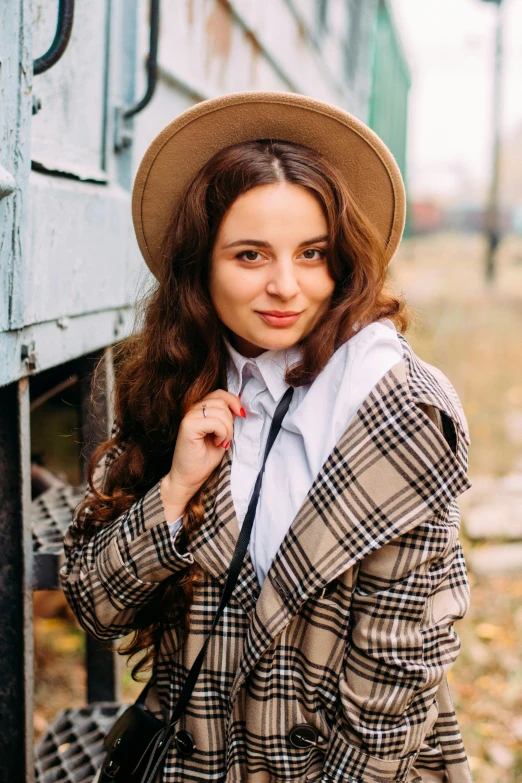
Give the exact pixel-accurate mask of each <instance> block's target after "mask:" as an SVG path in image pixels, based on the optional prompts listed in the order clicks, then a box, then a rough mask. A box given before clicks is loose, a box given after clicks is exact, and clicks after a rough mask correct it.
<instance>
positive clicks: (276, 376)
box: [225, 338, 302, 402]
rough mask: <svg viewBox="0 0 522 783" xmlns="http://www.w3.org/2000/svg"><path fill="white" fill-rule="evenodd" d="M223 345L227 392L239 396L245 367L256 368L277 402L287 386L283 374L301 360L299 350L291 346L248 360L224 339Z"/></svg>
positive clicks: (266, 352) (265, 352) (295, 346)
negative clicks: (225, 353)
mask: <svg viewBox="0 0 522 783" xmlns="http://www.w3.org/2000/svg"><path fill="white" fill-rule="evenodd" d="M225 344H226V346H227V349H228V352H229V362H228V366H227V383H228V391H230V392H231V393H232V394H236V395H237V394H239V392H240V391H241V390H242V388H243V372H244V369H245V367H246V366H247V365H250V367H252V366H254V367H257V369H258V371H259V373H260V375H261V377H262V379H263V381H264V382H265V385H266V387H267V389H268V391H269V392H270V394H271V395H272V397H273V399H274V401H275V402H279V400H280V399H281V397H282V396H283V394H284V393H285V391H286V390H287V389H288V384H287V383H286V382H285V379H284V378H285V373H286V370H287V368H288V367H291V366H292V365H293V364H296V363H297V362H298V361H299V360H300V359H301V355H302V352H301V348H300V347H299V346H297V345H292V346H290V347H289V348H284V349H282V350H279V351H264V352H263V353H261V354H259V356H256V357H255V358H249V357H247V356H243V354H241V353H239V351H237V350H236V349H235V348H234V347H233V346H232V345H231V344H230V342H229V341H228V340H227V339H226V338H225Z"/></svg>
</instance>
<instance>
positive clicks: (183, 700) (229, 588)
mask: <svg viewBox="0 0 522 783" xmlns="http://www.w3.org/2000/svg"><path fill="white" fill-rule="evenodd" d="M293 393H294V389H293V387H292V386H290V387H289V388H288V389H287V390H286V392H285V393H284V394H283V396H282V398H281V400H280V401H279V403H278V405H277V408H276V410H275V413H274V417H273V419H272V423H271V425H270V430H269V432H268V439H267V442H266V447H265V453H264V456H263V462H262V465H261V470H260V471H259V473H258V475H257V478H256V483H255V484H254V490H253V492H252V497H251V498H250V502H249V504H248V509H247V512H246V514H245V518H244V520H243V524H242V525H241V531H240V533H239V537H238V539H237V543H236V547H235V549H234V554H233V555H232V561H231V563H230V568H229V570H228V575H227V580H226V582H225V587H224V590H223V594H222V596H221V601H220V602H219V606H218V608H217V611H216V614H215V617H214V620H213V622H212V626H211V628H210V632H209V634H208V636H207V638H206V639H205V642H204V644H203V647H202V648H201V650H200V652H199V654H198V657H197V658H196V660H195V661H194V663H193V664H192V667H191V669H190V671H189V673H188V675H187V679H186V680H185V682H184V684H183V687H182V689H181V693H180V695H179V697H178V701H177V702H176V706H175V707H174V711H173V713H172V717H171V719H170V722H169V723H168V725H167V726H166V727H165V729H164V730H163V731H162V732H160V733H159V734H158V738H157V740H156V747H155V749H154V751H153V754H152V758H151V760H150V762H149V764H148V768H147V770H146V771H145V773H144V775H143V778H142V783H149V781H153V780H154V776H155V775H156V773H157V771H158V769H159V767H160V764H161V762H162V761H163V759H164V758H165V756H166V754H167V751H168V749H169V747H170V745H171V744H172V740H173V739H174V727H175V725H176V723H177V722H178V721H179V719H180V718H181V716H182V715H183V712H184V711H185V708H186V706H187V704H188V703H189V700H190V697H191V695H192V691H193V690H194V687H195V685H196V681H197V679H198V676H199V673H200V671H201V666H202V665H203V660H204V658H205V653H206V651H207V647H208V643H209V641H210V638H211V636H212V634H213V633H214V630H215V629H216V626H217V624H218V622H219V620H220V618H221V615H222V614H223V611H224V609H225V607H226V605H227V604H228V602H229V600H230V596H231V595H232V592H233V590H234V587H235V585H236V582H237V580H238V578H239V573H240V571H241V566H242V564H243V560H244V559H245V555H246V551H247V549H248V542H249V540H250V534H251V532H252V526H253V524H254V518H255V515H256V509H257V504H258V501H259V495H260V492H261V483H262V481H263V473H264V472H265V464H266V460H267V457H268V455H269V454H270V449H271V448H272V446H273V444H274V441H275V439H276V437H277V434H278V432H279V430H280V429H281V424H282V421H283V419H284V417H285V415H286V413H287V411H288V408H289V406H290V402H291V400H292V396H293ZM151 684H152V683H148V684H147V686H146V687H145V688H144V690H143V691H142V692H141V693H140V695H139V696H138V699H137V701H139V702H141V703H143V702H144V701H145V697H146V694H147V691H148V688H149V687H150V685H151ZM160 748H161V753H160V755H159V757H158V758H157V760H156V763H155V764H154V756H155V753H156V751H157V750H159V749H160ZM151 764H153V766H152V767H151Z"/></svg>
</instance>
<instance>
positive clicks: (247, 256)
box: [236, 250, 261, 261]
mask: <svg viewBox="0 0 522 783" xmlns="http://www.w3.org/2000/svg"><path fill="white" fill-rule="evenodd" d="M259 255H261V254H260V253H258V252H257V250H243V252H242V253H238V254H237V256H236V258H239V259H240V260H241V261H259V258H252V256H259Z"/></svg>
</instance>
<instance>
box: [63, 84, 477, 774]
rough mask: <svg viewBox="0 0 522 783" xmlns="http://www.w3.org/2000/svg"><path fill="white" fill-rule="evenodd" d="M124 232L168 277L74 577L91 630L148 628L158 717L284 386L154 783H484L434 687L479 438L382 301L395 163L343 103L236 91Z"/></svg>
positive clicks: (81, 522)
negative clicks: (234, 577) (236, 567)
mask: <svg viewBox="0 0 522 783" xmlns="http://www.w3.org/2000/svg"><path fill="white" fill-rule="evenodd" d="M133 215H134V223H135V228H136V233H137V237H138V241H139V244H140V248H141V250H142V252H143V254H144V257H145V260H146V261H147V263H148V264H149V266H150V268H151V269H152V271H153V272H154V273H155V275H156V276H157V278H158V281H159V284H158V286H157V288H156V290H155V292H154V294H153V295H152V297H151V299H150V301H149V302H148V304H147V308H146V312H145V318H144V323H143V328H142V330H141V332H140V333H139V334H137V335H135V336H134V337H133V338H131V339H130V340H129V341H127V342H126V343H125V345H123V346H122V355H121V357H120V360H119V362H118V365H117V384H116V400H115V405H116V427H115V429H114V432H113V437H112V438H111V440H109V441H108V442H107V443H105V444H103V446H102V447H100V449H99V450H98V453H97V454H96V455H95V458H94V461H93V471H92V472H93V475H92V477H91V481H90V489H89V491H88V493H87V497H86V499H85V501H84V503H83V504H82V505H81V507H80V509H79V510H78V513H77V514H76V516H75V519H74V521H73V524H72V525H71V527H70V528H69V530H68V532H67V535H66V538H65V551H66V563H65V565H64V567H63V569H62V572H61V573H62V581H63V588H64V591H65V593H66V596H67V598H68V600H69V602H70V604H71V606H72V607H73V610H74V611H75V613H76V615H77V616H78V619H79V621H80V623H81V624H82V626H83V627H84V628H85V629H86V630H87V631H88V632H89V633H91V634H94V635H95V636H96V637H98V638H99V639H107V640H110V639H115V638H118V637H120V636H123V635H125V634H128V633H129V632H132V631H134V636H133V639H132V641H131V642H130V643H129V644H128V645H127V647H126V648H125V649H126V651H128V652H129V651H130V652H132V653H137V652H142V658H141V660H140V662H139V663H138V664H137V665H136V667H135V672H136V671H137V670H139V669H140V668H146V667H147V666H149V667H150V666H151V665H154V682H155V685H154V687H152V688H151V689H150V691H149V693H148V696H147V698H148V704H150V705H151V706H152V705H153V704H154V701H155V699H157V701H158V703H159V706H160V708H161V711H162V714H163V717H164V718H165V719H168V718H169V716H170V715H172V711H173V709H174V706H175V704H176V702H177V699H178V696H179V693H180V690H181V687H182V685H183V683H184V681H185V678H186V676H187V673H188V671H189V669H190V668H191V666H192V665H193V663H194V661H195V660H196V658H197V655H198V653H199V652H200V650H201V649H202V646H203V643H204V641H205V638H206V636H207V635H208V633H209V630H210V626H211V624H212V620H213V619H214V616H215V614H216V610H217V607H218V604H219V600H220V596H221V593H222V591H223V586H224V584H225V579H226V576H227V572H228V569H229V566H230V563H231V560H232V555H233V552H234V547H235V545H236V542H237V540H238V536H239V531H240V528H241V526H242V523H243V521H244V519H245V515H246V512H247V507H248V505H249V501H250V500H251V498H252V494H253V488H254V484H255V481H256V476H257V473H258V471H259V469H260V467H261V463H262V458H263V452H264V449H265V445H266V441H267V437H268V431H269V428H270V426H271V423H272V421H273V418H274V412H275V410H276V407H277V406H278V404H279V403H280V402H281V400H282V398H283V396H284V395H285V394H286V393H287V392H288V389H289V388H290V387H293V389H294V392H293V398H292V400H291V402H290V407H289V409H288V412H287V414H286V416H285V418H284V419H283V422H282V427H281V430H280V433H279V435H278V436H277V438H276V440H275V442H274V445H273V448H272V451H271V452H270V457H269V459H267V461H266V468H265V473H264V478H263V483H262V485H261V492H260V495H259V505H258V507H257V512H256V516H255V522H254V526H253V529H252V533H251V537H250V542H249V549H248V552H247V555H246V558H245V561H244V563H243V566H242V569H241V572H240V576H239V580H238V582H237V584H236V586H235V588H234V591H233V594H232V597H231V599H230V602H229V603H228V605H227V606H226V609H225V611H224V614H223V616H222V617H221V619H220V620H219V623H218V625H217V627H216V629H215V631H214V633H213V634H212V636H211V637H210V640H209V642H208V648H207V650H206V653H205V658H204V663H203V668H202V670H201V672H200V674H199V677H198V679H197V682H196V685H195V688H194V691H193V692H192V695H191V697H190V701H189V703H188V706H187V708H186V710H185V711H184V713H183V716H182V718H181V720H180V721H179V724H178V726H177V727H178V729H179V732H178V734H177V735H176V737H177V739H176V742H175V743H174V744H173V746H172V747H171V748H170V749H169V752H168V755H167V758H166V761H165V764H164V767H163V772H162V777H161V780H162V781H165V783H178V782H181V781H191V780H193V781H196V780H198V781H199V780H201V779H206V780H210V781H227V783H232V782H233V783H245V781H248V782H249V783H272V782H276V781H277V782H279V781H293V783H296V781H303V782H304V781H313V780H317V781H319V780H330V781H348V780H350V781H363V782H364V783H366V782H368V783H370V781H371V782H372V783H374V782H375V783H377V782H378V783H384V782H385V781H386V782H387V781H418V782H419V781H422V783H434V782H435V781H451V783H460V782H461V781H470V780H471V777H470V775H469V769H468V766H467V762H466V758H465V753H464V750H463V747H462V743H461V739H460V734H459V730H458V726H457V724H456V721H455V715H454V711H453V708H452V706H451V700H450V696H449V692H448V687H447V682H446V674H447V672H448V670H449V668H450V667H451V665H452V663H453V661H454V660H455V657H456V655H457V653H458V649H459V642H458V638H457V636H456V635H455V632H454V630H453V623H454V621H455V620H456V619H458V618H460V617H462V616H463V614H464V613H465V611H466V608H467V605H468V588H467V582H466V570H465V566H464V562H463V558H462V553H461V548H460V545H459V542H458V538H457V533H458V527H459V513H458V506H457V501H456V498H457V496H458V495H459V494H460V493H461V492H463V491H464V490H466V489H467V488H468V487H469V486H470V482H469V480H468V478H467V476H466V468H467V447H468V444H469V436H468V431H467V425H466V420H465V417H464V414H463V412H462V408H461V406H460V403H459V401H458V398H457V396H456V394H455V392H454V390H453V387H452V386H451V384H450V383H449V381H448V380H447V379H446V378H445V377H444V376H443V375H442V373H440V372H439V371H438V370H436V369H435V368H433V367H431V366H430V365H427V364H425V363H424V362H422V361H421V360H420V359H418V358H417V357H416V356H415V354H414V353H413V351H412V350H411V348H410V346H409V344H408V342H407V341H406V339H405V338H404V337H403V336H402V334H401V333H400V331H401V330H404V329H405V328H406V325H407V312H406V309H405V305H404V303H403V302H402V301H401V300H400V298H398V297H397V296H394V295H392V294H391V293H390V292H388V291H387V290H386V288H385V279H386V267H387V263H388V262H389V260H390V258H391V257H392V255H393V252H394V251H395V249H396V247H397V245H398V243H399V241H400V236H401V232H402V227H403V223H404V191H403V186H402V180H401V178H400V174H399V172H398V169H397V166H396V164H395V161H394V159H393V157H392V156H391V154H390V153H389V151H388V150H387V148H386V147H385V146H384V144H383V143H382V142H381V141H380V140H379V139H378V138H377V137H376V136H375V134H373V133H372V132H371V131H370V130H369V129H368V128H366V126H364V125H363V124H362V123H360V122H358V121H357V120H356V119H355V118H353V117H352V116H351V115H349V114H347V113H346V112H343V111H341V110H339V109H337V108H335V107H333V106H329V105H328V104H324V103H321V102H319V101H315V100H312V99H309V98H305V97H303V96H299V95H289V94H287V93H257V92H256V93H238V94H233V95H228V96H224V97H221V98H218V99H215V100H211V101H206V102H204V103H201V104H199V105H197V106H196V107H193V108H192V109H190V110H189V111H187V112H185V113H184V114H182V115H181V116H180V117H178V118H177V119H176V120H175V121H174V122H173V123H171V124H170V125H169V126H167V127H166V128H165V129H164V130H163V131H162V132H161V133H160V134H159V136H158V137H157V138H156V139H155V140H154V141H153V143H152V144H151V146H150V148H149V150H148V151H147V153H146V155H145V157H144V159H143V161H142V164H141V166H140V169H139V172H138V175H137V177H136V182H135V186H134V192H133ZM397 326H398V327H399V331H398V330H397ZM94 467H96V469H95V470H94Z"/></svg>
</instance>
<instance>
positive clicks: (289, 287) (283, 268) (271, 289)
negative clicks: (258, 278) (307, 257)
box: [266, 258, 300, 300]
mask: <svg viewBox="0 0 522 783" xmlns="http://www.w3.org/2000/svg"><path fill="white" fill-rule="evenodd" d="M270 269H271V275H270V280H269V282H268V285H267V288H266V290H267V293H269V294H270V295H271V296H278V297H279V298H280V299H285V300H288V299H292V298H293V297H294V296H296V295H297V294H298V293H299V290H300V288H299V281H298V280H297V277H296V269H295V266H294V263H293V259H292V258H281V259H278V260H277V261H276V262H275V263H274V264H271V265H270Z"/></svg>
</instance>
